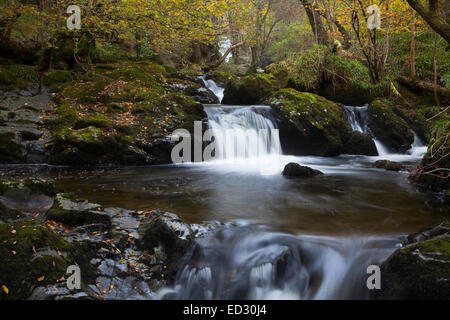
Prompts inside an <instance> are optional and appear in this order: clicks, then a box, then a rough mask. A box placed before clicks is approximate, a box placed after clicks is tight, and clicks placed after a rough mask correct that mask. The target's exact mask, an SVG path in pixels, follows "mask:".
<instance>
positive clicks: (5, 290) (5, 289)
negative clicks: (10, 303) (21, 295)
mask: <svg viewBox="0 0 450 320" xmlns="http://www.w3.org/2000/svg"><path fill="white" fill-rule="evenodd" d="M2 289H3V291H4V292H5V293H6V294H8V293H9V289H8V288H7V287H6V286H5V285H2Z"/></svg>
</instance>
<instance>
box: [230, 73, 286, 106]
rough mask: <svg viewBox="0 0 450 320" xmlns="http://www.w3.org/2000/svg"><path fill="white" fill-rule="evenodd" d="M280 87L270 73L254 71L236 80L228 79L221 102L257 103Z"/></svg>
mask: <svg viewBox="0 0 450 320" xmlns="http://www.w3.org/2000/svg"><path fill="white" fill-rule="evenodd" d="M278 88H280V86H279V85H277V81H276V79H275V78H274V76H273V75H272V74H265V73H255V74H251V75H248V76H246V77H244V78H242V79H241V80H238V81H229V82H228V84H227V86H226V88H225V92H224V98H223V101H222V103H223V104H230V105H239V104H258V103H261V102H262V101H263V100H264V99H265V98H266V97H268V96H269V95H270V94H271V93H272V92H273V91H274V90H276V89H278Z"/></svg>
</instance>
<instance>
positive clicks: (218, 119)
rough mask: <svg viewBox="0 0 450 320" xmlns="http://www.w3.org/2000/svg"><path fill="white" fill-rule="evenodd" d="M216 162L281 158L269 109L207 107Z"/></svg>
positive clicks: (259, 107) (261, 107) (278, 139)
mask: <svg viewBox="0 0 450 320" xmlns="http://www.w3.org/2000/svg"><path fill="white" fill-rule="evenodd" d="M205 113H206V114H207V115H208V125H209V128H210V129H212V131H213V136H214V138H215V145H216V149H215V150H216V154H215V158H216V159H225V160H230V159H259V158H264V157H267V156H274V155H275V156H276V155H280V154H281V143H280V138H279V135H278V131H277V130H276V129H277V128H276V125H275V124H274V121H273V119H272V115H271V108H270V107H268V106H233V107H231V106H205Z"/></svg>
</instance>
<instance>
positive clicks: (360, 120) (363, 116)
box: [345, 106, 389, 156]
mask: <svg viewBox="0 0 450 320" xmlns="http://www.w3.org/2000/svg"><path fill="white" fill-rule="evenodd" d="M345 112H346V113H347V118H348V122H349V123H350V126H351V127H352V129H353V131H359V132H362V133H365V134H367V135H369V136H371V137H372V139H373V141H374V142H375V145H376V147H377V150H378V154H379V155H380V156H384V155H388V154H389V151H388V150H387V148H386V147H385V146H384V145H383V144H382V143H381V142H380V141H379V140H377V139H376V138H375V137H374V136H373V134H372V133H371V132H370V129H369V127H368V125H367V107H350V106H346V107H345Z"/></svg>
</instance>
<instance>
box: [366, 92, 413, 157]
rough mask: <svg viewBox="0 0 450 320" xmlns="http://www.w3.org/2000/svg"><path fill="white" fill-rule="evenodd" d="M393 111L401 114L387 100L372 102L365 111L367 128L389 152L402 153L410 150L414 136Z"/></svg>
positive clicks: (406, 124)
mask: <svg viewBox="0 0 450 320" xmlns="http://www.w3.org/2000/svg"><path fill="white" fill-rule="evenodd" d="M395 111H397V112H401V111H400V110H399V109H398V108H396V107H395V106H393V105H392V103H391V102H389V101H387V100H376V101H374V102H372V103H371V104H370V105H369V107H368V109H367V114H368V126H369V129H370V131H371V132H372V134H373V135H374V136H375V137H376V138H377V139H378V140H380V141H381V142H382V143H383V144H384V145H385V146H386V147H387V148H388V149H389V150H390V151H391V152H396V153H404V152H406V151H407V150H409V149H411V146H412V144H413V142H414V134H413V133H412V132H411V128H410V127H409V125H408V123H406V121H405V120H403V119H402V117H400V116H399V115H397V113H396V112H395Z"/></svg>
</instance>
